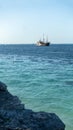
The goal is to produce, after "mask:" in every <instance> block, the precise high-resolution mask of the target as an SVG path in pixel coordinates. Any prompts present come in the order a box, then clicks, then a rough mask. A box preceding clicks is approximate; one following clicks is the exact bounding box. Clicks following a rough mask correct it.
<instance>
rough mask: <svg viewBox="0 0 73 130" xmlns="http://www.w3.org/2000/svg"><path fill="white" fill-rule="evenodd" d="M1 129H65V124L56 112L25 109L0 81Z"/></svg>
mask: <svg viewBox="0 0 73 130" xmlns="http://www.w3.org/2000/svg"><path fill="white" fill-rule="evenodd" d="M0 130H65V125H64V123H63V122H62V121H61V120H60V119H59V117H58V116H57V115H56V114H54V113H46V112H33V111H32V110H28V109H25V107H24V105H23V104H21V101H20V100H19V99H18V97H17V96H13V95H11V94H10V93H9V92H8V90H7V86H6V85H5V84H4V83H2V82H0Z"/></svg>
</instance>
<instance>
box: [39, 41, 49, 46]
mask: <svg viewBox="0 0 73 130" xmlns="http://www.w3.org/2000/svg"><path fill="white" fill-rule="evenodd" d="M37 45H38V46H49V45H50V42H46V43H45V42H42V41H39V42H37Z"/></svg>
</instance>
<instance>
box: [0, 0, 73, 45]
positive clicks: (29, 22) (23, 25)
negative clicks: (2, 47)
mask: <svg viewBox="0 0 73 130" xmlns="http://www.w3.org/2000/svg"><path fill="white" fill-rule="evenodd" d="M43 33H44V35H45V37H46V36H48V39H49V40H50V41H51V42H52V43H73V0H0V43H9V44H10V43H11V44H13V43H15V44H16V43H35V42H36V41H37V40H39V39H40V38H42V36H43Z"/></svg>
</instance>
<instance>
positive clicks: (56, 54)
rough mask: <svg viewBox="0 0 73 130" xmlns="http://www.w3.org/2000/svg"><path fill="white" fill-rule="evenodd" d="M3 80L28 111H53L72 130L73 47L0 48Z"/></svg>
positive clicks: (0, 65) (1, 46)
mask: <svg viewBox="0 0 73 130" xmlns="http://www.w3.org/2000/svg"><path fill="white" fill-rule="evenodd" d="M0 81H2V82H4V83H6V84H7V86H8V90H9V91H10V92H11V93H12V94H13V95H17V96H19V98H20V99H21V101H22V102H23V103H24V104H25V107H26V108H29V109H33V110H34V111H46V112H54V113H56V114H57V115H58V116H59V117H60V118H61V119H62V120H63V122H64V123H65V124H66V130H73V45H69V44H68V45H63V44H62V45H57V44H56V45H50V46H49V47H47V46H44V47H43V46H36V45H0Z"/></svg>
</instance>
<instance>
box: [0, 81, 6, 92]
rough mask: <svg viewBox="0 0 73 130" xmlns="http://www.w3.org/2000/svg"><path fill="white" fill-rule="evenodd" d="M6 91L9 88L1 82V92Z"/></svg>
mask: <svg viewBox="0 0 73 130" xmlns="http://www.w3.org/2000/svg"><path fill="white" fill-rule="evenodd" d="M6 90H7V86H6V85H5V84H4V83H2V82H0V91H6Z"/></svg>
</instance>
